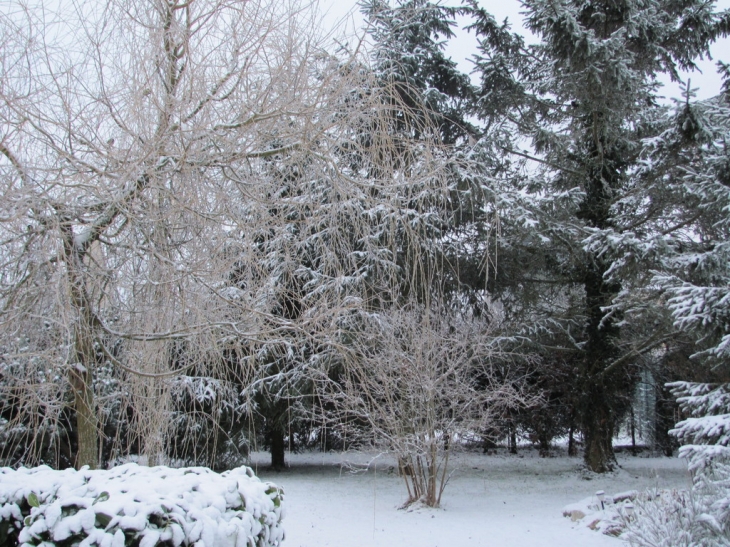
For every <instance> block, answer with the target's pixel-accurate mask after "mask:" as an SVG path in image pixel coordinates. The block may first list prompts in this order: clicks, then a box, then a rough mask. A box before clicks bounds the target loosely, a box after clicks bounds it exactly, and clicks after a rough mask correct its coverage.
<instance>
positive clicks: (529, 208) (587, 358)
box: [472, 0, 728, 472]
mask: <svg viewBox="0 0 730 547" xmlns="http://www.w3.org/2000/svg"><path fill="white" fill-rule="evenodd" d="M523 5H524V8H525V13H526V19H525V23H526V26H527V27H528V28H529V29H530V30H531V31H532V32H533V33H535V34H536V35H537V36H538V37H539V39H540V42H539V43H538V44H537V45H534V46H527V45H525V44H524V42H523V40H522V39H521V38H519V37H517V36H515V35H513V34H510V33H509V29H508V28H507V27H505V26H503V25H502V26H500V25H498V24H496V22H495V21H494V19H493V18H492V17H491V16H490V15H489V14H488V13H486V12H485V11H483V10H481V9H480V8H479V7H478V6H477V5H476V4H475V3H474V4H472V13H473V14H474V15H475V24H474V27H473V28H474V29H475V30H476V31H477V32H478V34H479V36H480V39H481V42H480V43H481V46H480V48H481V54H480V57H479V59H478V61H477V66H478V68H479V70H480V73H481V76H482V98H481V100H480V102H479V105H480V110H481V116H482V117H483V118H484V120H485V121H486V122H487V124H488V128H492V127H494V126H501V127H505V126H506V127H509V128H510V129H511V130H512V132H513V135H514V136H513V137H512V140H511V141H510V140H506V141H503V142H504V144H503V145H502V148H503V150H504V151H505V152H506V153H507V154H510V155H513V156H515V155H516V156H518V157H521V158H528V159H532V160H534V161H533V162H532V163H531V168H530V171H529V175H527V176H523V177H513V179H512V180H513V182H512V185H511V188H509V187H508V188H507V191H508V192H511V194H512V196H513V198H512V199H513V200H514V201H515V203H518V204H519V207H517V208H515V212H513V211H507V212H506V213H505V217H506V218H505V222H510V221H511V222H513V223H516V224H522V225H523V226H525V225H526V224H525V223H526V222H529V226H530V229H531V230H533V231H537V232H538V234H539V238H536V239H534V241H535V245H533V246H532V249H530V253H531V254H533V256H534V257H535V259H534V260H528V261H526V262H523V264H524V265H525V267H523V268H522V270H521V271H519V273H518V275H517V280H512V281H511V286H512V289H511V290H512V291H515V290H521V288H522V287H523V286H525V285H527V284H530V283H533V282H535V278H539V279H537V281H536V282H537V283H557V284H562V286H563V291H564V293H563V296H562V298H563V299H566V298H569V297H568V296H567V295H572V296H571V297H570V298H572V299H575V298H576V297H577V298H579V308H577V309H574V310H573V313H571V315H569V316H565V315H563V316H562V317H555V316H554V315H555V314H554V312H555V311H556V308H557V306H556V304H557V302H558V301H555V302H554V303H553V305H552V306H548V308H549V311H548V312H547V314H546V313H545V312H544V311H541V309H540V308H539V307H535V306H532V307H530V310H531V313H532V314H533V318H534V320H535V321H536V322H537V323H538V324H540V328H542V329H543V330H545V331H547V332H553V333H555V332H562V333H563V334H562V335H563V336H564V337H566V338H567V339H568V340H570V347H566V348H565V349H566V350H570V351H578V352H579V353H580V354H581V355H582V359H581V366H580V367H579V369H580V370H579V372H578V378H577V379H576V381H577V382H578V383H579V388H580V389H579V398H578V415H579V420H580V424H581V428H582V430H583V434H584V440H585V453H584V456H585V461H586V464H587V465H588V467H589V468H590V469H592V470H594V471H597V472H603V471H607V470H610V469H612V468H613V467H614V466H615V458H614V455H613V450H612V446H611V439H612V437H613V434H614V431H615V430H616V426H617V422H618V420H619V419H620V418H621V416H622V413H623V412H624V410H625V408H626V405H627V402H628V401H627V396H628V395H629V394H630V392H631V387H632V385H633V381H634V371H633V370H634V369H633V367H632V366H631V365H634V364H636V363H637V362H638V361H639V358H640V356H641V355H643V354H644V353H646V352H648V351H649V350H651V349H653V348H654V347H656V346H657V345H659V344H660V343H661V341H660V340H659V339H657V338H655V337H652V333H647V332H641V328H637V327H636V326H635V325H632V324H631V322H630V319H631V318H630V317H627V316H625V315H623V314H622V313H621V309H620V308H619V307H617V306H616V305H615V304H616V302H617V297H618V296H619V294H621V291H622V288H627V287H628V286H629V285H630V284H631V282H632V277H631V275H630V273H629V272H624V274H623V275H615V270H616V269H617V268H618V267H619V266H620V265H621V263H620V261H619V258H618V255H617V254H616V253H612V252H611V248H612V246H614V245H615V244H616V242H617V241H619V240H620V238H621V234H622V233H623V230H625V227H624V226H623V224H622V222H621V221H620V219H619V218H618V217H619V216H620V215H619V213H618V212H617V210H616V208H615V205H616V204H617V203H618V201H619V200H621V199H622V198H624V197H625V196H627V195H630V194H631V193H632V192H634V191H635V188H634V184H633V173H634V172H635V170H636V168H637V165H638V162H639V159H640V155H641V152H642V147H643V140H642V139H644V138H646V137H648V136H650V134H649V133H648V129H649V128H648V127H647V126H648V124H647V120H649V119H651V118H652V117H653V116H654V115H655V114H654V111H655V110H657V109H658V108H659V107H658V106H657V101H656V95H657V88H658V84H657V82H656V76H657V75H658V74H659V73H669V74H670V75H671V76H672V77H675V78H676V76H677V71H678V69H686V68H691V67H693V66H694V65H693V62H694V59H696V58H697V57H698V56H701V55H706V54H707V51H708V49H707V48H708V47H709V44H710V43H711V42H712V41H713V40H714V39H715V38H716V37H717V36H719V35H722V34H723V33H725V32H726V27H727V21H728V16H727V14H723V15H717V14H715V13H714V11H713V4H712V3H704V2H684V3H681V4H679V3H676V2H665V1H652V2H638V1H633V0H625V1H613V0H610V1H590V2H574V1H561V2H547V1H543V0H527V1H525V2H524V3H523ZM494 105H497V106H496V107H495V106H494ZM503 131H504V130H503ZM525 148H527V149H525ZM515 181H516V182H515ZM500 199H501V200H502V201H505V198H504V197H501V198H500ZM517 233H519V232H517ZM505 243H506V245H507V246H508V247H511V248H517V249H519V248H523V249H524V247H525V245H524V244H523V243H521V242H520V241H516V240H514V239H513V240H512V241H507V242H505ZM550 255H552V256H553V257H559V258H558V260H557V261H553V262H551V261H550V260H542V259H540V258H539V257H540V256H550ZM538 330H539V329H538Z"/></svg>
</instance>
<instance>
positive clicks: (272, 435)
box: [269, 427, 286, 470]
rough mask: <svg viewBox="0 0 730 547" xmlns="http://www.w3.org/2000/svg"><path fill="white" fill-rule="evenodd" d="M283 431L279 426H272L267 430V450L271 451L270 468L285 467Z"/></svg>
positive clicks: (278, 468)
mask: <svg viewBox="0 0 730 547" xmlns="http://www.w3.org/2000/svg"><path fill="white" fill-rule="evenodd" d="M285 449H286V446H285V443H284V432H283V431H282V430H281V429H280V428H279V427H272V428H271V430H270V431H269V451H270V452H271V468H272V469H276V470H281V469H284V468H285V467H286V462H285V460H284V451H285Z"/></svg>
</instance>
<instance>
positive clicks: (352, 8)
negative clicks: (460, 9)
mask: <svg viewBox="0 0 730 547" xmlns="http://www.w3.org/2000/svg"><path fill="white" fill-rule="evenodd" d="M444 3H445V4H446V5H448V4H449V2H444ZM480 3H481V4H482V5H483V6H484V7H486V8H487V9H488V10H489V11H491V12H492V14H493V15H494V16H495V17H496V18H497V20H498V21H502V20H504V18H509V20H510V22H511V23H512V24H513V27H514V28H515V29H516V30H521V29H522V26H521V21H522V16H521V15H520V10H521V9H522V8H521V4H520V2H519V0H481V1H480ZM320 5H321V7H322V8H323V9H324V10H327V11H328V15H327V20H328V21H332V24H335V22H337V21H340V20H342V19H343V18H345V17H348V14H349V18H350V20H351V21H350V22H351V24H355V25H357V24H359V23H360V22H361V21H362V18H361V17H360V14H359V12H358V9H357V0H320ZM716 6H717V8H718V9H719V10H721V9H727V8H730V0H718V1H717V4H716ZM522 32H524V33H526V31H524V30H522ZM447 52H448V54H449V55H451V57H452V58H453V59H454V60H455V61H457V62H458V63H459V65H460V67H461V69H462V70H463V71H464V72H471V70H472V65H471V63H469V62H468V59H469V58H470V57H471V56H472V55H473V54H474V53H475V52H476V41H475V39H474V37H473V36H471V35H469V34H468V33H466V32H461V33H459V35H458V36H457V38H456V39H455V40H452V42H451V43H450V45H449V47H448V49H447ZM712 57H713V60H712V61H709V60H705V61H704V62H701V63H699V64H700V67H701V70H702V73H697V72H694V73H689V74H687V75H685V78H684V79H685V80H686V79H687V78H691V80H692V87H697V88H699V90H698V93H697V95H698V97H699V98H702V99H704V98H708V97H712V96H714V95H717V93H718V92H719V91H720V85H721V80H720V77H719V76H718V75H717V73H716V67H715V61H716V60H722V61H724V62H730V39H724V40H722V41H718V42H717V43H715V44H714V46H713V47H712ZM662 92H663V93H664V94H665V95H666V96H667V97H677V96H679V87H678V86H677V85H676V84H671V83H670V82H669V81H668V80H667V82H666V86H665V88H664V89H662Z"/></svg>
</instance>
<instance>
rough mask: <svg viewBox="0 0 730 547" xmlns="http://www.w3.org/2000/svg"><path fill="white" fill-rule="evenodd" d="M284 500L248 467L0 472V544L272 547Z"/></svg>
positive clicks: (276, 541)
mask: <svg viewBox="0 0 730 547" xmlns="http://www.w3.org/2000/svg"><path fill="white" fill-rule="evenodd" d="M282 500H283V491H282V490H281V489H280V488H278V487H277V486H276V485H274V484H272V483H264V482H261V481H260V480H259V479H258V478H257V477H256V476H255V475H254V473H253V470H252V469H250V468H248V467H239V468H236V469H232V470H230V471H226V472H224V473H221V474H218V473H215V472H213V471H211V470H210V469H207V468H203V467H191V468H183V469H172V468H169V467H163V466H160V467H142V466H139V465H137V464H135V463H128V464H125V465H121V466H119V467H115V468H113V469H110V470H94V471H92V470H89V469H88V468H82V469H81V470H79V471H76V470H73V469H66V470H64V471H55V470H53V469H51V468H49V467H46V466H42V467H36V468H33V469H26V468H21V469H18V470H15V469H10V468H1V469H0V544H4V543H5V542H7V544H12V539H13V538H17V544H18V545H21V546H22V547H29V546H32V545H43V546H44V547H51V546H53V545H79V546H80V547H86V546H98V547H122V546H126V545H139V546H140V547H152V546H155V545H171V546H174V547H177V546H193V545H194V546H195V547H268V546H272V547H273V546H277V545H280V543H281V542H282V541H283V539H284V530H283V528H282V526H281V520H282V519H283V517H284V510H283V507H282Z"/></svg>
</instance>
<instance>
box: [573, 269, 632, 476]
mask: <svg viewBox="0 0 730 547" xmlns="http://www.w3.org/2000/svg"><path fill="white" fill-rule="evenodd" d="M604 273H605V268H604V267H593V268H590V269H589V272H588V274H587V275H586V283H585V288H586V299H587V304H588V311H589V324H588V333H587V334H588V340H587V344H586V354H585V360H584V363H583V378H582V380H583V386H582V387H583V389H582V393H581V396H582V399H583V400H582V402H581V405H580V410H581V426H582V427H581V429H582V430H583V435H584V441H585V451H584V459H585V463H586V465H587V466H588V468H589V469H590V470H591V471H594V472H596V473H606V472H608V471H612V470H613V469H615V467H616V456H615V454H614V452H613V434H614V431H615V429H616V428H615V426H616V418H615V408H616V402H617V398H619V397H620V396H621V395H622V391H623V385H622V384H623V382H619V381H618V379H617V377H616V374H613V373H612V372H614V371H610V370H607V367H608V366H609V365H610V363H611V362H612V360H613V359H615V356H616V353H617V352H616V349H615V346H614V343H613V337H614V335H615V334H616V333H617V330H618V329H616V328H615V327H614V326H613V325H612V321H611V320H610V319H606V317H605V312H604V307H605V306H607V305H608V304H609V303H610V301H611V297H612V296H613V294H615V293H614V290H611V288H610V287H607V286H606V283H605V282H604V279H603V274H604Z"/></svg>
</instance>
